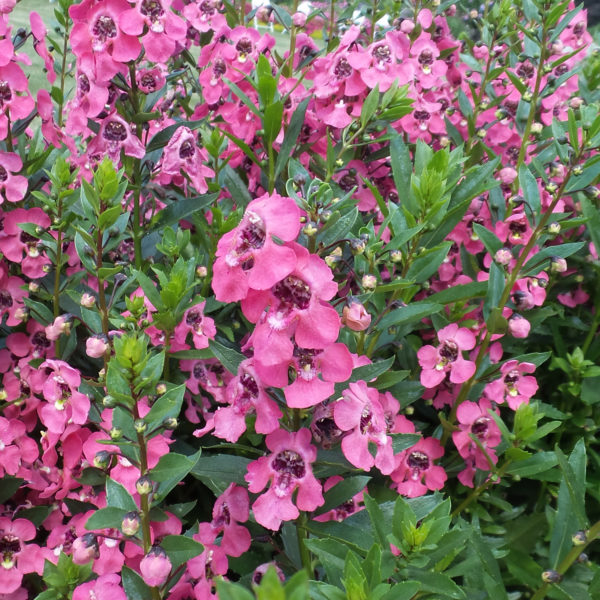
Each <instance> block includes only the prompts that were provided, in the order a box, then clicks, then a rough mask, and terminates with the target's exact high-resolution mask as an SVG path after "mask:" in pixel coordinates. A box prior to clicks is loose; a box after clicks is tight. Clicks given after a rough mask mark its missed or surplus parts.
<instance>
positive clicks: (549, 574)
mask: <svg viewBox="0 0 600 600" xmlns="http://www.w3.org/2000/svg"><path fill="white" fill-rule="evenodd" d="M561 579H562V575H561V574H560V573H559V572H558V571H554V570H550V571H544V572H543V573H542V581H544V582H545V583H560V580H561Z"/></svg>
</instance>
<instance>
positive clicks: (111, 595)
mask: <svg viewBox="0 0 600 600" xmlns="http://www.w3.org/2000/svg"><path fill="white" fill-rule="evenodd" d="M92 598H98V600H100V599H106V600H127V596H126V594H125V590H123V588H122V587H121V577H120V576H119V575H118V574H117V573H109V574H107V575H100V577H98V579H94V580H93V581H88V582H87V583H82V584H81V585H78V586H77V587H76V588H75V590H74V591H73V600H91V599H92Z"/></svg>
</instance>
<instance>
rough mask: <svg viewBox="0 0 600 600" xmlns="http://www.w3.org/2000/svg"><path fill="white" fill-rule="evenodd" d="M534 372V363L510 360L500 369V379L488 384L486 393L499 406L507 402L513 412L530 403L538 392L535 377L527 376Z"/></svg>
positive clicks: (485, 389)
mask: <svg viewBox="0 0 600 600" xmlns="http://www.w3.org/2000/svg"><path fill="white" fill-rule="evenodd" d="M534 371H535V365H534V364H532V363H526V362H525V363H519V362H518V361H516V360H508V361H506V362H505V363H504V364H503V365H502V367H501V368H500V373H501V377H500V379H496V380H495V381H492V382H491V383H488V384H487V385H486V386H485V388H484V393H485V395H486V396H487V397H488V398H489V399H490V400H493V401H494V402H496V403H497V404H502V403H503V402H504V401H506V402H507V404H508V405H509V406H510V408H512V410H517V408H519V406H520V405H521V404H527V403H529V400H530V399H531V397H532V396H533V395H534V394H535V393H536V392H537V390H538V384H537V381H536V379H535V377H532V376H530V375H525V373H533V372H534Z"/></svg>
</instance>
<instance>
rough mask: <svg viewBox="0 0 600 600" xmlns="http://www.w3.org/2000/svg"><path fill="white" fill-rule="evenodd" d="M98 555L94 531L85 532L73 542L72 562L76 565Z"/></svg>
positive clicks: (85, 562) (87, 561)
mask: <svg viewBox="0 0 600 600" xmlns="http://www.w3.org/2000/svg"><path fill="white" fill-rule="evenodd" d="M98 556H99V545H98V538H97V537H96V534H95V533H86V534H85V535H82V536H81V537H78V538H77V539H76V540H75V541H74V542H73V562H74V563H75V564H76V565H86V564H87V563H89V562H90V561H91V560H94V559H96V558H98Z"/></svg>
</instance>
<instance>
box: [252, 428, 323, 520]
mask: <svg viewBox="0 0 600 600" xmlns="http://www.w3.org/2000/svg"><path fill="white" fill-rule="evenodd" d="M310 438H311V436H310V431H309V430H308V429H300V431H297V432H289V431H284V430H283V429H280V430H278V431H275V432H274V433H270V434H269V435H267V437H266V444H267V448H268V449H269V450H270V451H271V454H270V455H269V456H263V457H261V458H259V459H258V460H255V461H254V462H251V463H250V464H249V465H248V473H247V474H246V477H245V479H246V481H247V482H248V484H249V485H248V489H249V490H250V491H251V492H253V493H258V492H260V491H262V490H263V489H264V487H265V486H266V485H267V484H268V483H269V482H270V483H271V485H270V486H269V489H268V490H267V491H266V492H265V493H264V494H262V496H260V497H259V498H258V499H257V500H256V501H255V502H254V504H253V505H252V510H253V511H254V517H255V518H256V521H257V522H258V523H260V524H261V525H262V526H263V527H266V528H267V529H272V530H274V531H276V530H277V529H279V527H280V525H281V522H282V521H291V520H293V519H297V518H298V515H299V512H298V509H300V510H306V511H312V510H315V509H316V508H317V507H319V506H321V505H322V504H323V503H324V502H325V500H324V499H323V493H322V490H321V484H320V483H319V482H318V481H317V480H316V479H315V476H314V475H313V473H312V469H311V463H313V462H314V461H315V459H316V457H317V449H316V448H315V447H314V446H312V445H311V444H310ZM296 490H298V494H297V496H296V506H294V504H293V502H292V495H293V493H294V492H295V491H296Z"/></svg>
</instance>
